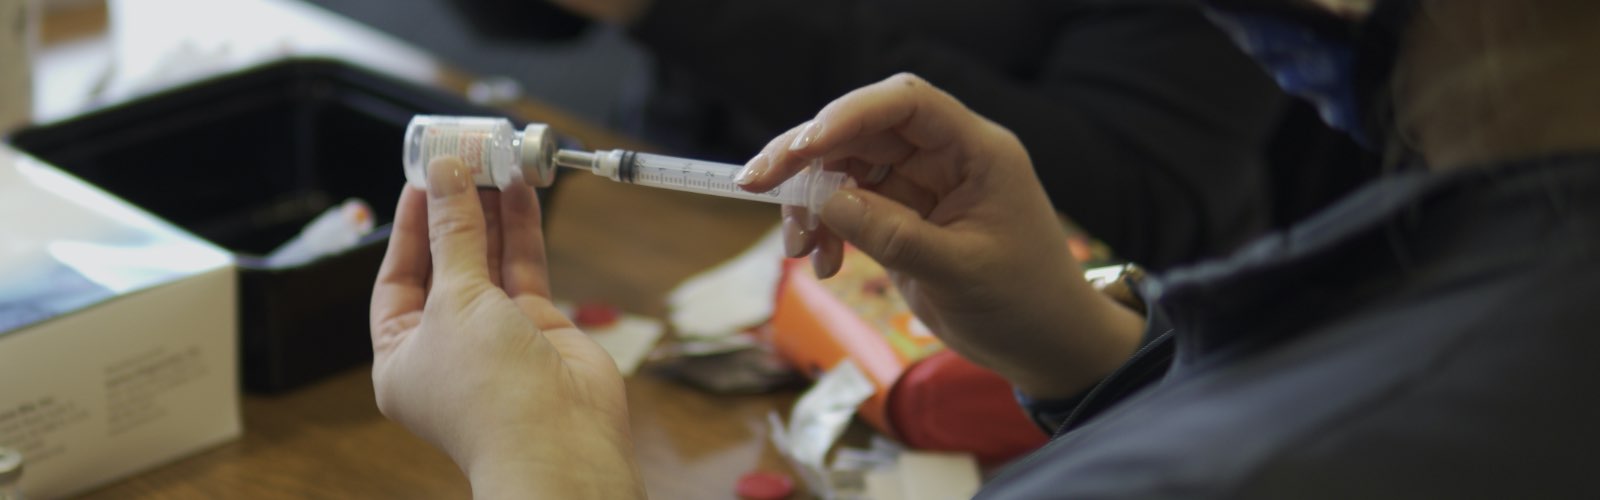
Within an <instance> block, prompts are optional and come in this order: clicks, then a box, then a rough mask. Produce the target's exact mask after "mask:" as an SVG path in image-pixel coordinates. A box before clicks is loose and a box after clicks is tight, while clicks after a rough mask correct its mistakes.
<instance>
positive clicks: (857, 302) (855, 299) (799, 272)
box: [772, 246, 1049, 464]
mask: <svg viewBox="0 0 1600 500" xmlns="http://www.w3.org/2000/svg"><path fill="white" fill-rule="evenodd" d="M886 282H887V272H886V271H884V270H883V268H882V266H878V264H877V263H876V262H873V261H872V260H871V258H869V257H867V256H866V255H865V254H863V253H861V252H860V251H858V250H855V249H854V248H850V247H848V246H846V249H845V258H844V265H843V267H842V268H841V270H840V272H839V274H838V275H837V276H835V277H833V278H831V279H829V280H827V281H819V280H817V279H816V276H815V275H813V274H812V273H811V265H810V262H808V261H807V260H805V259H791V260H789V261H788V262H786V263H785V268H784V276H783V282H782V284H781V285H780V286H779V288H778V296H777V307H776V308H775V309H774V312H773V317H772V332H773V335H772V342H773V345H774V346H775V347H776V348H777V351H778V354H779V355H781V356H783V357H784V359H785V360H787V361H789V363H790V364H792V365H794V366H796V367H799V368H800V369H801V371H803V372H805V373H806V374H807V375H810V376H811V377H813V378H815V377H817V376H819V375H821V374H822V372H824V371H827V370H829V369H832V368H833V367H834V366H835V365H837V364H838V363H839V362H840V361H843V360H846V359H848V360H850V361H852V362H854V363H855V364H856V366H857V367H858V368H860V369H861V372H862V374H863V375H866V377H867V380H868V381H870V382H871V383H872V385H873V387H874V389H875V392H874V394H873V395H872V397H870V398H868V399H867V401H866V402H864V403H862V404H861V407H860V408H858V409H857V415H860V416H861V418H862V419H863V420H866V422H867V423H868V424H871V425H872V426H873V427H875V428H877V429H878V430H879V431H882V432H883V433H885V434H888V435H890V436H891V437H894V438H896V439H899V440H900V441H901V442H904V443H905V444H907V445H910V446H911V447H912V448H916V449H923V450H937V451H958V452H970V453H972V454H973V455H974V456H975V457H977V459H978V461H979V462H981V463H984V464H998V463H1002V462H1005V461H1006V460H1010V459H1012V458H1015V457H1017V456H1020V455H1022V454H1025V453H1027V452H1029V451H1032V450H1033V449H1036V448H1038V447H1039V446H1041V445H1043V444H1044V443H1045V442H1046V441H1048V440H1049V436H1047V435H1045V433H1044V432H1043V431H1041V430H1039V428H1038V427H1037V426H1036V425H1034V423H1033V421H1032V420H1030V419H1029V418H1028V416H1027V415H1026V414H1024V413H1023V411H1022V408H1021V407H1020V406H1019V405H1018V404H1017V401H1016V398H1015V396H1014V395H1013V393H1012V390H1011V384H1010V383H1009V382H1007V381H1006V380H1005V379H1004V378H1001V377H1000V375H999V374H996V373H994V372H993V371H990V370H988V369H985V368H983V367H980V366H978V365H975V364H973V363H972V362H970V361H967V360H966V359H965V358H962V357H961V356H959V355H957V354H956V353H954V352H952V351H949V350H946V349H944V346H943V344H942V343H940V342H939V341H938V339H937V338H936V337H934V336H933V335H932V333H931V332H929V331H927V327H926V326H924V325H922V323H921V322H919V321H916V320H915V318H914V317H913V316H912V315H911V313H910V310H909V308H908V307H906V306H905V302H904V299H902V298H901V297H900V296H899V294H898V293H897V292H894V291H893V288H892V287H889V286H886Z"/></svg>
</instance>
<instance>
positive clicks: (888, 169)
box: [828, 159, 939, 218]
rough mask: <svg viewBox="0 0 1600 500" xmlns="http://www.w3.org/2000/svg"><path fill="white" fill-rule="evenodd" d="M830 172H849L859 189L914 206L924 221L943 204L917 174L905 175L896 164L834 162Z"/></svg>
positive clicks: (830, 165) (850, 160)
mask: <svg viewBox="0 0 1600 500" xmlns="http://www.w3.org/2000/svg"><path fill="white" fill-rule="evenodd" d="M828 170H839V171H842V172H845V173H846V174H848V175H849V176H850V178H852V179H855V181H856V185H857V186H860V187H861V188H863V189H867V190H870V191H872V192H875V193H878V194H881V195H883V196H884V197H886V198H889V199H892V200H894V201H896V202H898V203H900V204H901V205H905V206H907V207H910V208H911V209H912V210H916V211H917V213H919V214H921V215H922V216H923V218H927V216H928V214H929V213H930V212H932V211H933V207H934V206H936V205H937V204H938V202H939V197H938V196H937V195H935V194H934V192H933V191H932V190H930V189H928V188H926V187H924V186H923V185H922V183H919V182H917V179H916V178H915V174H912V173H908V172H903V171H902V170H899V169H896V168H895V167H894V166H893V165H885V164H872V163H867V162H865V161H860V160H856V159H847V160H839V161H835V162H832V163H830V164H829V165H828Z"/></svg>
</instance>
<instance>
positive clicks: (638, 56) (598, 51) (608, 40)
mask: <svg viewBox="0 0 1600 500" xmlns="http://www.w3.org/2000/svg"><path fill="white" fill-rule="evenodd" d="M66 1H79V0H66ZM452 1H453V0H307V3H310V4H313V5H316V6H319V7H322V8H325V9H328V10H329V11H332V12H335V13H338V14H341V15H343V16H345V17H348V18H350V19H353V20H356V21H358V22H361V23H363V24H366V25H367V26H370V27H373V28H376V29H378V30H381V31H383V32H385V33H388V34H390V35H393V36H395V37H397V38H401V39H404V40H407V41H409V42H411V43H412V44H415V45H416V46H417V47H419V48H422V49H423V50H426V51H428V52H430V53H432V54H434V55H436V56H439V57H440V58H443V59H446V60H449V61H450V62H451V63H452V64H454V65H456V66H458V67H460V68H461V69H463V70H465V71H467V72H470V73H473V74H476V75H481V76H484V77H494V76H502V77H508V78H510V79H512V80H514V81H516V82H517V83H518V84H520V85H521V87H522V89H523V90H524V92H526V93H527V94H528V95H529V96H531V97H535V98H537V99H539V100H542V101H545V102H550V103H554V104H555V105H557V106H559V107H561V108H563V109H565V110H567V111H569V112H571V113H573V114H576V115H578V116H579V117H581V118H584V119H587V120H589V121H591V122H594V123H600V124H609V123H614V122H615V121H616V119H617V118H618V115H619V114H620V113H621V111H620V109H619V107H620V106H624V105H627V104H628V103H629V102H630V101H636V100H637V99H639V98H640V96H641V93H642V92H643V91H644V89H645V88H646V84H647V83H648V80H647V79H648V78H649V75H650V71H649V64H650V60H649V56H648V55H647V54H645V53H644V52H643V51H641V50H640V49H639V48H638V47H636V46H634V45H632V44H631V43H630V42H629V41H628V40H627V37H626V35H625V34H624V33H622V32H621V31H620V30H619V29H617V28H613V27H609V26H604V25H600V24H594V25H589V26H587V27H585V29H583V30H582V31H581V32H579V33H576V34H572V35H571V36H570V37H566V36H559V35H557V36H553V37H554V38H557V39H554V40H550V39H544V40H541V39H535V38H530V37H533V36H536V35H534V34H530V35H528V36H522V37H513V36H504V37H496V36H494V35H493V34H486V33H483V32H482V31H479V30H474V29H473V24H472V19H470V18H468V17H467V14H466V11H464V10H463V7H462V6H461V5H452ZM475 3H477V4H492V3H493V2H481V1H480V2H475ZM523 3H528V2H523ZM562 35H565V33H563V34H562Z"/></svg>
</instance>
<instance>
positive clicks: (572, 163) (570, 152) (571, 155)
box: [555, 149, 594, 170]
mask: <svg viewBox="0 0 1600 500" xmlns="http://www.w3.org/2000/svg"><path fill="white" fill-rule="evenodd" d="M555 163H556V166H558V167H567V168H577V169H583V170H592V169H593V168H594V153H591V152H588V151H579V150H576V149H563V150H560V151H556V159H555Z"/></svg>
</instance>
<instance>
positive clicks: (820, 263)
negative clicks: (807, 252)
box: [811, 228, 844, 279]
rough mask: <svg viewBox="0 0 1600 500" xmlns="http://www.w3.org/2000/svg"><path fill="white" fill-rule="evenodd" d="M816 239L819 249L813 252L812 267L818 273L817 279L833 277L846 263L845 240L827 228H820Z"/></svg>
mask: <svg viewBox="0 0 1600 500" xmlns="http://www.w3.org/2000/svg"><path fill="white" fill-rule="evenodd" d="M816 239H817V251H816V252H815V253H812V254H811V269H812V271H815V272H816V273H817V279H828V278H832V277H833V275H835V274H838V273H839V267H840V266H842V265H843V264H844V241H843V240H840V239H839V237H838V236H834V235H833V233H832V232H830V231H828V229H827V228H819V229H818V230H817V231H816Z"/></svg>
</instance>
